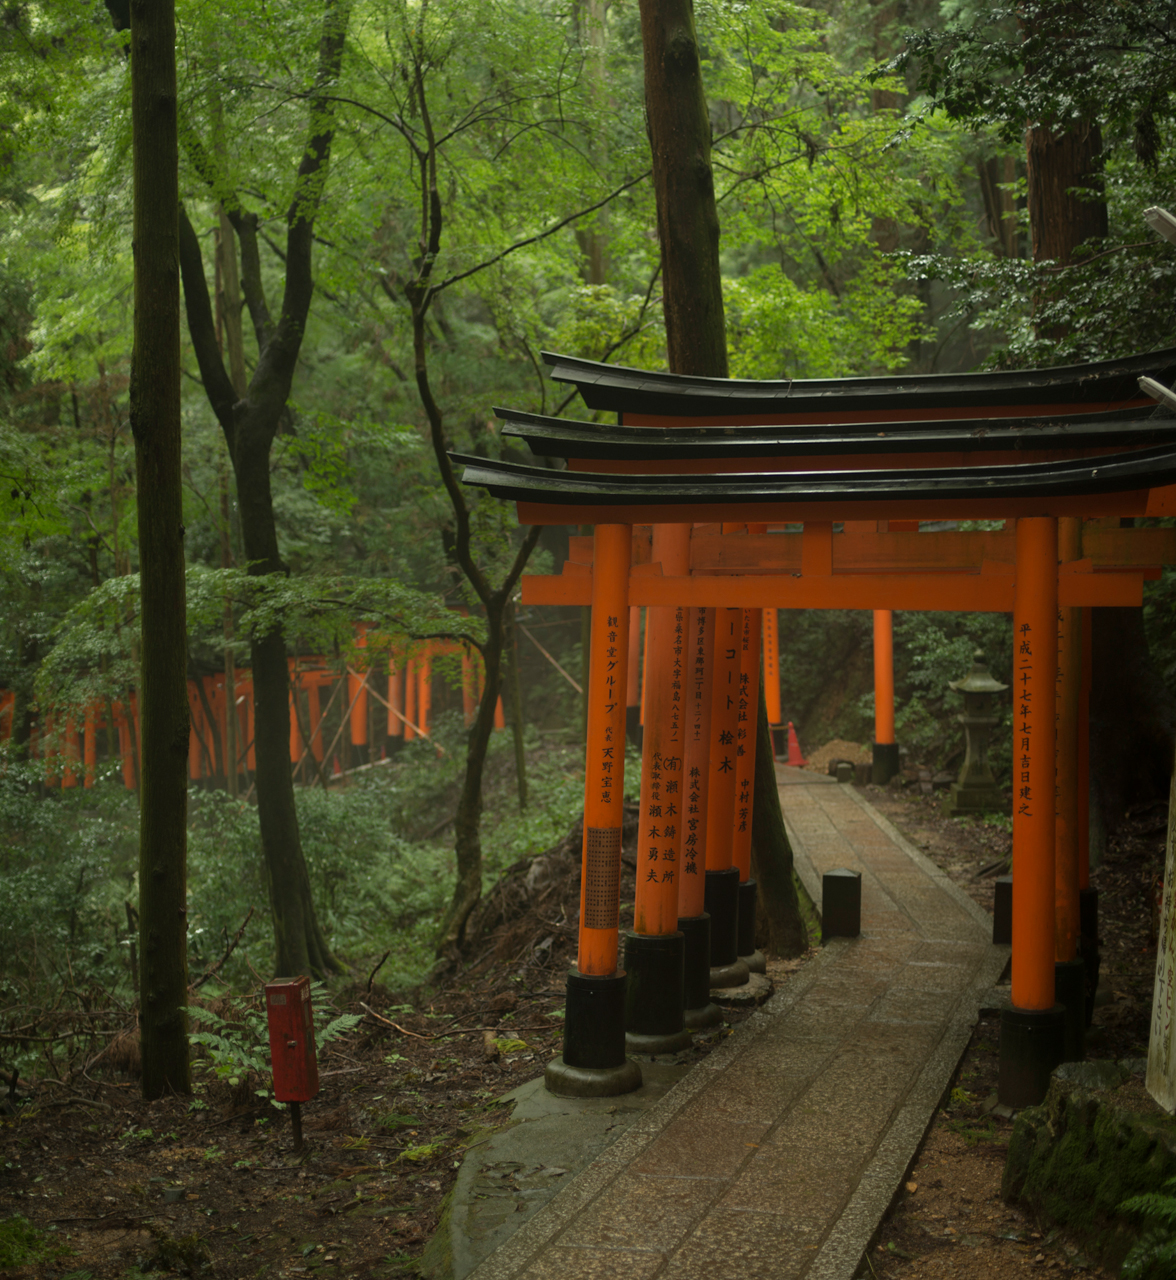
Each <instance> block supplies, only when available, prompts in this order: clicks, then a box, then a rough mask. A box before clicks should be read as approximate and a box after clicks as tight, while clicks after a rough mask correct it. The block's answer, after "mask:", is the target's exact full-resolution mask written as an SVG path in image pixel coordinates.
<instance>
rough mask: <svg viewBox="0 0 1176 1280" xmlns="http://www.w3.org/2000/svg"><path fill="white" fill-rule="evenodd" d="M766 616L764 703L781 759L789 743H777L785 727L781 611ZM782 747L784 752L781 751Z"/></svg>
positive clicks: (766, 610)
mask: <svg viewBox="0 0 1176 1280" xmlns="http://www.w3.org/2000/svg"><path fill="white" fill-rule="evenodd" d="M763 615H764V635H763V647H764V701H765V702H766V703H767V707H768V728H769V729H770V730H771V735H770V736H771V739H772V751H773V753H774V754H775V755H776V756H777V757H779V756H781V755H787V754H788V742H787V740H786V739H784V738H781V739H780V740H779V741H777V734H780V733H781V732H782V729H783V725H784V709H783V707H782V706H781V705H780V610H779V609H765V610H764V611H763ZM781 747H782V748H783V750H781Z"/></svg>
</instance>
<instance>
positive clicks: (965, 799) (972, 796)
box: [943, 782, 1008, 818]
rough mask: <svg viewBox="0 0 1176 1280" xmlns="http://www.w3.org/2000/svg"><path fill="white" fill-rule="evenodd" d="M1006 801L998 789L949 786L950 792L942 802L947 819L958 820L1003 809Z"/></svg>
mask: <svg viewBox="0 0 1176 1280" xmlns="http://www.w3.org/2000/svg"><path fill="white" fill-rule="evenodd" d="M1007 807H1008V801H1007V800H1006V799H1005V798H1004V796H1003V795H1002V794H1001V790H1000V788H999V787H961V786H960V784H959V783H958V782H953V783H952V784H951V791H950V792H949V793H948V797H947V799H946V800H945V801H944V802H943V811H944V813H946V814H947V816H948V817H949V818H959V817H962V816H964V815H966V814H969V813H991V812H992V810H993V809H997V810H1000V809H1005V808H1007Z"/></svg>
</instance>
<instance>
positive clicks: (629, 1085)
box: [543, 1056, 641, 1098]
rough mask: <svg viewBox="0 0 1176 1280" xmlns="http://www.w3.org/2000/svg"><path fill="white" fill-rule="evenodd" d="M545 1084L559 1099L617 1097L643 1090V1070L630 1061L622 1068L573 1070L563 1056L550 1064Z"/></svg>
mask: <svg viewBox="0 0 1176 1280" xmlns="http://www.w3.org/2000/svg"><path fill="white" fill-rule="evenodd" d="M543 1085H544V1088H545V1089H546V1090H547V1092H548V1093H554V1094H555V1096H556V1097H557V1098H613V1097H615V1096H616V1095H617V1094H619V1093H632V1092H633V1091H634V1090H635V1089H640V1088H641V1068H640V1067H639V1066H638V1065H637V1064H636V1063H635V1062H631V1061H629V1059H627V1058H626V1059H625V1061H624V1062H623V1063H621V1065H620V1066H619V1067H569V1066H568V1064H567V1063H566V1062H565V1061H564V1060H563V1057H562V1056H561V1057H558V1058H556V1059H555V1061H554V1062H549V1063H548V1064H547V1070H546V1071H545V1072H544V1073H543Z"/></svg>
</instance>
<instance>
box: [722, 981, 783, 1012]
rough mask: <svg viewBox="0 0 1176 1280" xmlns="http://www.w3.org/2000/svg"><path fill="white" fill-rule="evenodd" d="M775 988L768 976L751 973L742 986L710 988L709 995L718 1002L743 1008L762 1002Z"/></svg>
mask: <svg viewBox="0 0 1176 1280" xmlns="http://www.w3.org/2000/svg"><path fill="white" fill-rule="evenodd" d="M775 989H776V988H775V986H774V985H773V983H772V980H771V979H770V978H768V977H765V975H764V974H762V973H753V974H752V975H751V976H750V977H749V978H748V980H747V982H746V983H744V984H743V985H742V986H739V987H727V988H726V989H725V990H724V989H719V990H712V991H711V996H712V997H713V998H714V999H715V1000H716V1001H717V1002H718V1003H719V1004H725V1005H728V1006H730V1007H732V1008H744V1007H748V1006H754V1005H758V1004H763V1002H764V1001H765V1000H766V999H767V998H768V997H769V996H770V995H771V994H772V992H773V991H774V990H775Z"/></svg>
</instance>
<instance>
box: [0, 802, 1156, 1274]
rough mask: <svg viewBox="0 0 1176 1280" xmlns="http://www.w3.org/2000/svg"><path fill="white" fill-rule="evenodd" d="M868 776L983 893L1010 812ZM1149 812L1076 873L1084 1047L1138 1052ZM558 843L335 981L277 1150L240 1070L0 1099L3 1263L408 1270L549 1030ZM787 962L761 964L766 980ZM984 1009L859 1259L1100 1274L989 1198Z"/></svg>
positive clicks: (540, 1061) (991, 1174) (561, 894)
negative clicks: (1097, 930)
mask: <svg viewBox="0 0 1176 1280" xmlns="http://www.w3.org/2000/svg"><path fill="white" fill-rule="evenodd" d="M910 790H917V789H916V788H912V789H910ZM865 794H866V795H867V797H868V798H869V799H870V801H871V802H872V803H873V804H874V805H876V806H877V807H878V808H879V809H880V810H881V811H882V812H883V813H884V814H885V815H886V816H887V817H889V818H890V820H891V821H893V822H894V823H895V825H896V826H898V827H899V828H900V829H901V830H902V831H903V833H904V834H905V835H906V836H907V838H908V839H909V840H911V841H912V843H914V844H916V845H917V846H918V847H919V848H921V849H922V850H923V852H924V853H926V854H927V855H928V856H929V857H931V858H932V859H934V860H935V861H936V862H937V863H939V865H941V866H942V867H944V869H945V870H947V871H948V873H949V874H951V875H952V876H953V877H954V878H955V879H956V880H957V881H958V882H959V883H960V884H961V885H963V886H964V887H965V888H966V889H967V890H968V892H970V893H972V894H973V896H975V897H976V899H977V900H978V901H979V902H981V903H982V904H983V905H985V906H989V907H990V906H991V896H992V879H993V877H994V876H995V875H996V874H999V873H1000V872H999V870H997V871H991V872H990V873H989V874H987V875H983V876H980V877H979V878H978V877H977V873H978V872H981V871H983V870H985V869H986V868H989V867H990V866H991V864H993V863H994V862H996V861H997V860H999V859H1000V858H1002V857H1003V856H1005V855H1007V853H1008V849H1009V844H1010V837H1009V835H1008V834H1007V832H1005V831H1003V830H1002V829H1001V828H1000V827H996V826H989V825H987V824H983V823H976V822H972V823H961V822H957V821H952V820H950V819H946V818H943V817H942V816H941V815H940V813H939V809H938V805H939V799H938V797H928V796H924V795H921V794H915V795H911V794H910V793H909V791H907V792H895V791H892V790H882V789H880V788H872V787H871V788H866V789H865ZM634 812H635V811H634ZM1164 818H1165V814H1164V811H1163V809H1162V807H1157V808H1155V809H1154V810H1150V811H1148V812H1146V813H1142V814H1137V815H1134V816H1133V817H1132V818H1131V819H1130V820H1129V821H1128V823H1127V825H1126V827H1125V828H1124V830H1123V831H1122V832H1121V833H1120V834H1119V836H1118V837H1116V838H1115V839H1114V840H1113V841H1112V843H1111V850H1110V855H1109V857H1108V860H1107V863H1106V865H1105V866H1104V867H1102V868H1100V869H1099V870H1098V871H1097V872H1096V873H1095V874H1094V876H1093V877H1092V879H1093V882H1094V883H1095V884H1096V885H1097V887H1098V888H1099V890H1100V894H1101V907H1102V924H1101V927H1102V934H1103V939H1104V942H1103V968H1102V973H1103V989H1104V991H1107V992H1109V993H1110V999H1109V1001H1108V1002H1107V1003H1104V1004H1102V1005H1100V1006H1099V1008H1098V1009H1097V1011H1096V1014H1095V1028H1094V1030H1093V1033H1092V1035H1091V1039H1090V1054H1091V1056H1095V1057H1108V1058H1122V1057H1139V1056H1142V1055H1143V1054H1145V1053H1146V1042H1147V1027H1148V1020H1149V1013H1150V999H1151V983H1152V968H1153V965H1154V956H1155V951H1154V941H1153V939H1152V938H1151V936H1150V922H1151V919H1152V913H1151V907H1150V904H1151V902H1152V900H1153V899H1154V895H1155V883H1156V876H1157V874H1160V873H1161V872H1162V852H1163V838H1164V836H1163V832H1164V826H1163V821H1164ZM630 825H631V827H633V826H635V823H632V822H631V824H630ZM578 843H579V836H578V832H576V831H573V832H572V833H570V834H569V836H568V838H567V839H565V840H564V841H562V842H561V843H560V845H558V846H556V847H555V848H554V849H553V850H551V851H549V852H548V853H546V854H544V855H543V856H542V857H540V858H537V859H535V860H533V861H530V862H527V863H520V864H519V865H518V867H516V868H514V869H512V872H513V874H512V873H508V875H507V876H506V877H504V879H503V880H502V881H501V882H500V883H499V885H497V886H496V887H495V888H494V889H493V890H492V891H491V893H490V894H489V895H488V897H487V899H486V900H485V901H484V903H483V905H482V907H481V908H480V909H479V912H478V915H477V917H476V918H475V919H474V920H473V921H472V923H471V936H472V937H473V938H474V939H475V940H476V944H475V946H474V948H473V951H472V953H471V954H472V958H471V959H470V961H469V962H468V963H467V964H466V965H465V966H464V967H463V968H461V969H460V970H459V971H457V972H454V973H451V974H449V975H447V976H442V977H440V978H439V980H438V981H436V982H435V983H434V984H433V985H432V986H431V987H430V988H429V989H427V990H426V991H422V992H417V993H413V994H411V995H405V994H403V993H394V992H390V991H388V990H386V989H384V988H383V987H382V986H381V985H380V983H379V981H378V974H377V975H375V976H374V977H373V978H370V979H366V975H365V976H364V977H361V978H360V979H359V981H357V982H355V983H354V984H353V985H351V986H349V987H345V988H343V989H341V990H338V991H337V992H336V993H335V996H334V1003H335V1005H336V1006H337V1007H338V1008H339V1009H340V1010H349V1011H352V1012H354V1013H356V1014H362V1015H363V1021H362V1022H361V1023H360V1024H359V1025H358V1026H357V1027H355V1028H354V1030H353V1031H351V1032H350V1033H349V1034H347V1035H346V1036H344V1037H342V1038H341V1039H338V1040H335V1041H333V1042H332V1043H330V1044H329V1045H326V1046H325V1047H324V1049H323V1051H322V1054H321V1057H320V1075H321V1082H322V1091H321V1093H320V1094H319V1096H318V1097H317V1098H316V1099H315V1101H314V1102H312V1103H309V1104H306V1105H305V1106H304V1108H303V1123H304V1129H305V1146H304V1149H303V1151H302V1152H301V1153H296V1152H294V1151H293V1150H292V1138H291V1129H290V1120H289V1115H288V1113H287V1112H284V1111H278V1110H275V1109H274V1108H273V1107H272V1106H271V1105H270V1103H269V1102H268V1101H267V1100H266V1099H264V1098H259V1097H258V1096H257V1095H256V1094H255V1092H254V1088H255V1087H256V1086H258V1085H259V1084H261V1083H263V1082H261V1081H259V1080H257V1079H256V1078H254V1079H250V1078H249V1077H247V1076H244V1077H242V1078H241V1079H240V1082H239V1083H238V1084H237V1085H236V1086H234V1085H233V1084H231V1083H230V1082H229V1081H228V1080H226V1079H221V1078H217V1077H215V1076H213V1075H212V1074H210V1073H209V1072H208V1071H198V1072H197V1076H196V1079H197V1084H196V1093H195V1097H194V1098H193V1099H187V1098H178V1097H168V1098H164V1099H161V1100H160V1101H157V1102H152V1103H147V1102H144V1101H143V1100H142V1099H141V1098H140V1097H139V1095H138V1090H137V1086H136V1084H135V1083H134V1081H133V1079H130V1078H127V1077H126V1076H123V1077H122V1078H115V1079H105V1078H102V1076H101V1074H100V1073H99V1072H98V1071H93V1072H91V1074H90V1075H75V1076H74V1077H72V1078H70V1079H68V1080H66V1081H60V1082H59V1081H54V1080H52V1079H51V1078H45V1079H42V1080H40V1081H38V1082H36V1084H35V1086H34V1087H33V1088H32V1089H31V1091H30V1092H29V1093H28V1094H27V1095H25V1097H24V1101H23V1102H20V1103H19V1104H18V1105H17V1106H16V1107H15V1109H13V1108H12V1107H11V1105H10V1106H9V1108H8V1109H9V1111H10V1112H11V1114H9V1115H8V1116H7V1117H6V1118H3V1117H0V1159H2V1160H3V1167H2V1168H0V1189H2V1190H3V1194H4V1197H5V1202H6V1204H7V1205H8V1206H9V1207H10V1210H15V1212H16V1213H17V1214H19V1215H21V1218H20V1219H10V1220H9V1221H8V1222H4V1223H0V1280H17V1278H18V1277H19V1278H20V1280H26V1278H27V1280H32V1278H33V1277H37V1278H38V1280H66V1278H67V1277H68V1280H138V1277H140V1276H143V1275H145V1274H150V1275H151V1276H153V1277H164V1276H180V1275H208V1276H214V1277H222V1278H224V1280H237V1278H238V1277H246V1276H265V1277H273V1278H275V1280H277V1278H280V1277H285V1276H288V1277H294V1276H299V1277H301V1276H310V1275H316V1276H322V1277H330V1276H338V1277H355V1278H356V1280H368V1278H371V1280H383V1278H385V1277H386V1278H388V1280H391V1278H392V1277H397V1276H411V1275H414V1274H416V1272H417V1265H418V1263H419V1260H420V1256H421V1254H422V1251H423V1250H424V1248H425V1246H426V1244H427V1242H428V1240H429V1239H430V1237H431V1236H432V1234H433V1232H434V1231H435V1229H436V1226H437V1222H438V1218H439V1215H440V1213H441V1210H442V1202H443V1200H444V1197H445V1195H446V1193H447V1192H448V1191H449V1189H450V1187H451V1186H452V1184H453V1180H454V1178H455V1176H456V1171H457V1169H458V1167H459V1166H460V1164H461V1161H462V1158H463V1156H464V1153H465V1152H466V1151H467V1150H469V1149H471V1148H473V1147H476V1146H477V1145H478V1144H479V1142H481V1141H482V1140H483V1139H484V1138H485V1137H486V1136H487V1135H488V1133H489V1132H490V1131H492V1130H493V1129H495V1128H496V1127H498V1126H500V1125H502V1124H504V1123H506V1122H507V1120H508V1118H509V1107H507V1106H503V1105H501V1104H500V1103H499V1102H498V1101H497V1100H498V1099H500V1098H501V1097H502V1095H503V1094H505V1093H506V1092H508V1091H509V1090H511V1089H513V1088H514V1087H515V1086H517V1085H519V1084H522V1083H524V1082H525V1081H527V1080H530V1079H533V1078H535V1077H536V1076H538V1075H539V1074H540V1073H541V1072H542V1069H543V1067H544V1066H545V1064H546V1063H547V1061H548V1060H549V1059H550V1058H551V1057H552V1056H554V1055H555V1054H556V1053H557V1052H558V1051H559V1046H560V1039H561V1032H562V1022H561V1018H560V1015H561V1014H562V1010H563V1003H564V974H565V972H566V968H567V964H568V962H569V959H570V957H571V954H572V947H573V944H574V937H575V929H574V924H573V921H574V919H575V915H576V912H577V909H578V897H579V887H578V885H579V881H578V875H577V874H576V870H577V865H576V864H577V861H578V859H577V857H576V854H577V853H578ZM628 856H631V854H630V855H628ZM627 875H628V879H627V882H626V884H625V885H624V886H623V889H622V899H623V900H624V901H626V902H627V903H628V907H629V911H630V914H631V908H632V897H633V885H632V871H631V869H630V870H629V871H628V873H627ZM796 967H797V963H796V962H792V963H790V964H788V965H773V971H774V976H775V977H776V980H777V982H778V983H779V982H780V981H787V974H788V972H789V971H792V970H794V969H795V968H796ZM365 979H366V980H365ZM213 1007H214V1008H215V1009H216V1010H217V1012H219V1013H220V1014H221V1015H222V1016H224V1017H226V1018H229V1019H230V1020H233V1019H234V1018H236V1019H237V1020H238V1021H239V1023H240V1026H241V1028H242V1029H241V1030H240V1032H239V1035H240V1037H241V1038H242V1041H244V1040H245V1039H246V1038H247V1036H248V1029H247V1023H246V1022H245V1021H244V1020H243V1019H242V1018H241V1014H242V1011H241V1009H240V1008H238V1009H237V1010H236V1013H234V1010H233V1008H232V1007H230V1006H228V1005H226V1004H224V1003H223V1002H222V1003H220V1004H217V1005H214V1006H213ZM258 1009H259V1005H258V1004H257V1003H256V1002H255V1004H254V1010H255V1011H257V1010H258ZM743 1016H746V1015H743V1014H740V1013H737V1012H731V1013H730V1015H729V1023H728V1026H727V1027H725V1028H720V1029H718V1030H717V1031H716V1032H715V1033H713V1034H712V1036H711V1037H710V1039H709V1040H708V1039H704V1038H700V1043H699V1044H698V1047H697V1049H696V1053H697V1055H698V1056H699V1057H702V1056H704V1055H705V1054H706V1053H707V1052H709V1050H710V1049H711V1048H712V1047H714V1045H716V1044H718V1043H720V1042H721V1040H722V1039H723V1037H724V1036H726V1035H728V1034H730V1026H731V1025H734V1023H736V1022H737V1021H739V1020H740V1019H741V1018H742V1017H743ZM996 1031H997V1027H996V1025H995V1021H994V1020H986V1021H985V1022H982V1023H981V1024H980V1025H979V1026H978V1027H977V1029H976V1033H975V1035H974V1036H973V1039H972V1043H971V1046H970V1048H969V1050H968V1053H967V1055H966V1057H965V1059H964V1061H963V1063H962V1064H961V1067H960V1070H959V1073H958V1077H957V1079H956V1081H955V1082H954V1086H955V1087H954V1088H953V1090H952V1093H951V1097H950V1101H949V1103H948V1105H947V1106H946V1107H945V1108H944V1109H942V1110H941V1111H940V1112H939V1113H938V1114H937V1115H936V1118H935V1121H934V1123H933V1125H932V1127H931V1130H930V1132H929V1134H928V1137H927V1139H926V1141H925V1143H924V1146H923V1149H922V1151H921V1154H920V1156H919V1159H918V1161H917V1167H916V1168H915V1170H914V1172H913V1173H912V1175H911V1179H910V1181H909V1182H908V1184H907V1189H906V1190H905V1191H904V1192H903V1193H902V1196H901V1198H900V1200H899V1201H898V1203H897V1204H896V1206H895V1208H894V1209H893V1210H892V1212H891V1214H890V1215H889V1217H888V1219H887V1221H886V1222H885V1223H884V1224H883V1228H882V1232H881V1236H880V1240H879V1243H878V1245H877V1247H876V1249H874V1250H873V1251H872V1252H871V1257H870V1267H871V1269H872V1271H873V1273H874V1275H875V1276H877V1277H878V1278H879V1280H910V1278H911V1277H914V1276H915V1275H918V1276H920V1277H922V1276H944V1277H947V1276H951V1277H958V1278H959V1280H987V1278H988V1277H994V1278H995V1277H997V1276H1007V1275H1008V1274H1010V1269H1011V1267H1013V1266H1018V1267H1019V1266H1020V1265H1030V1266H1033V1265H1036V1266H1038V1267H1042V1268H1044V1269H1047V1270H1057V1271H1058V1273H1059V1274H1060V1275H1066V1274H1070V1273H1071V1272H1072V1271H1076V1270H1082V1273H1083V1274H1084V1275H1086V1276H1090V1277H1101V1276H1103V1275H1105V1273H1104V1272H1102V1271H1100V1270H1099V1269H1098V1268H1096V1267H1093V1266H1089V1265H1087V1263H1086V1260H1085V1259H1084V1258H1083V1257H1082V1256H1081V1253H1080V1251H1078V1250H1077V1248H1076V1247H1075V1246H1074V1245H1073V1244H1072V1243H1070V1242H1068V1241H1067V1240H1066V1239H1064V1238H1062V1237H1059V1236H1056V1235H1054V1234H1052V1233H1051V1232H1050V1231H1049V1230H1048V1228H1044V1229H1039V1227H1038V1225H1037V1224H1035V1223H1033V1222H1032V1221H1030V1220H1029V1219H1028V1218H1027V1217H1026V1216H1025V1215H1024V1214H1022V1213H1021V1212H1020V1211H1019V1210H1018V1209H1016V1208H1015V1207H1010V1206H1006V1205H1004V1204H1003V1202H1002V1201H1001V1200H1000V1195H999V1192H1000V1175H1001V1170H1002V1168H1003V1163H1004V1151H1005V1146H1006V1144H1007V1142H1008V1137H1009V1133H1010V1132H1011V1127H1012V1126H1011V1124H1010V1123H1009V1122H1008V1121H1005V1120H1002V1119H1000V1118H998V1117H996V1116H993V1115H992V1114H990V1113H989V1112H988V1110H987V1109H986V1106H985V1102H986V1099H988V1098H989V1096H990V1095H991V1094H993V1093H994V1091H995V1087H996V1069H997V1054H996V1042H995V1036H996ZM242 1047H243V1049H245V1050H246V1051H248V1050H250V1049H252V1048H253V1046H252V1045H244V1044H243V1046H242ZM124 1065H126V1066H128V1067H133V1062H132V1061H131V1060H129V1059H128V1061H127V1062H126V1063H125V1064H124ZM23 1092H24V1090H23V1087H22V1088H21V1093H23ZM25 1222H27V1224H28V1226H25V1225H24V1224H25ZM749 1280H754V1278H749Z"/></svg>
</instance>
